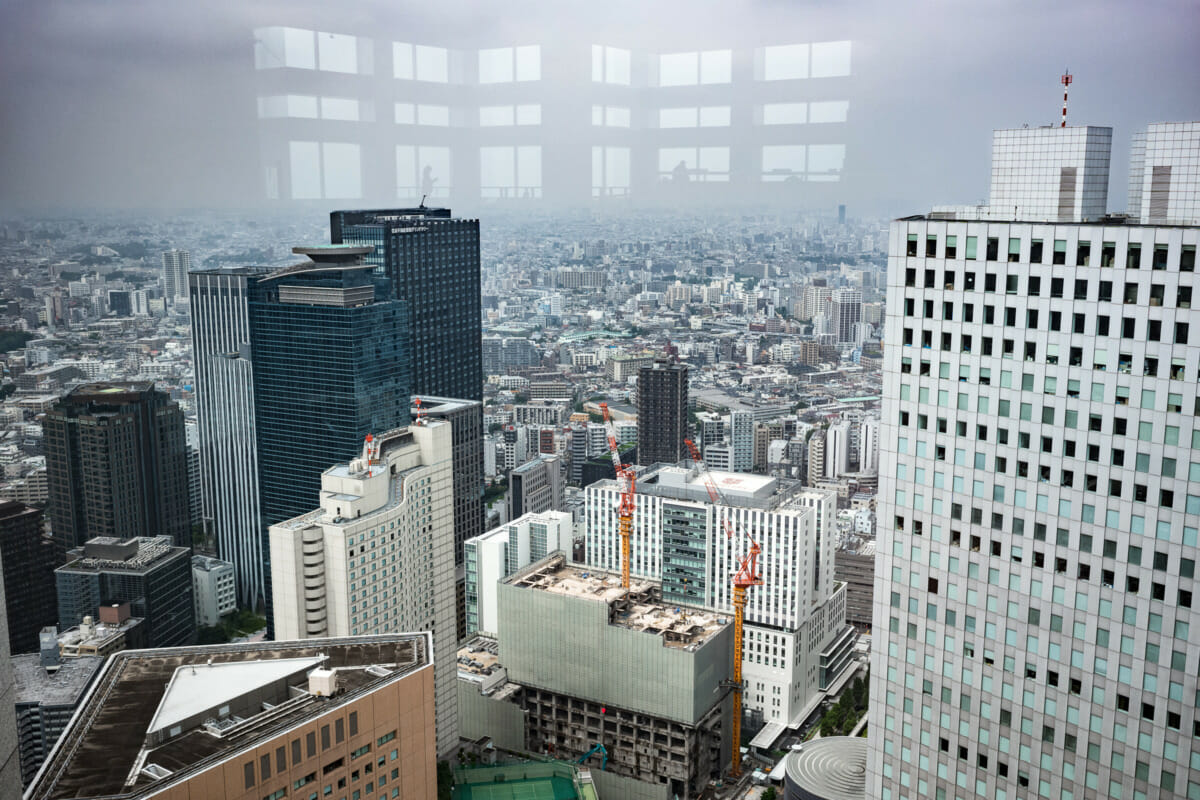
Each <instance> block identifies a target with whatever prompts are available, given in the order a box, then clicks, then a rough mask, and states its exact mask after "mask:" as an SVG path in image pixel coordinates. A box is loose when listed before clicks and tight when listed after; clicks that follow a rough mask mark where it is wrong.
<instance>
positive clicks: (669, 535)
mask: <svg viewBox="0 0 1200 800" xmlns="http://www.w3.org/2000/svg"><path fill="white" fill-rule="evenodd" d="M710 449H711V448H710ZM710 475H711V477H712V479H713V481H714V483H715V485H716V486H717V487H719V489H720V492H721V494H722V495H723V497H724V503H721V504H715V505H714V504H713V503H711V502H710V501H709V498H708V491H707V489H706V487H705V483H704V480H703V478H702V476H701V475H700V474H699V472H698V471H697V470H695V469H685V468H682V467H677V466H663V467H660V468H658V469H652V470H649V471H646V472H643V473H642V474H640V475H639V476H638V482H637V510H636V513H635V514H634V521H633V531H632V537H631V542H630V545H631V561H630V571H631V573H632V574H634V575H638V576H641V577H645V578H650V579H652V580H656V581H662V584H663V599H664V601H665V602H672V601H674V602H678V603H682V604H687V605H694V606H699V607H703V608H712V609H715V610H718V611H723V612H727V613H728V612H732V610H733V596H732V595H733V587H732V584H731V578H732V576H733V574H734V573H735V572H736V571H737V568H738V565H739V563H740V559H741V558H742V557H744V556H745V555H746V553H747V550H748V547H749V545H748V544H747V538H746V537H747V536H749V537H753V538H754V539H755V541H757V542H758V543H759V545H760V547H761V548H762V556H761V558H760V560H759V564H760V572H761V574H762V576H763V581H764V582H763V585H762V586H758V587H755V588H753V589H751V590H750V592H749V603H748V605H747V609H746V646H745V650H744V659H743V667H744V675H745V680H746V687H747V688H746V694H745V704H746V707H747V708H752V709H758V710H760V711H761V712H762V713H763V717H764V719H765V720H766V721H767V722H768V723H771V724H773V725H774V727H772V728H771V729H770V732H773V733H774V734H775V735H778V733H780V732H782V730H783V726H787V725H798V724H800V723H801V722H802V721H803V719H804V718H805V717H807V716H808V714H809V713H810V712H811V711H812V709H813V708H815V706H816V704H817V703H819V702H820V700H821V698H822V694H821V690H822V689H823V688H824V687H825V686H827V685H828V681H831V680H834V679H836V676H837V675H838V674H839V673H840V671H841V668H842V667H843V666H844V665H845V663H846V659H847V658H848V655H849V650H850V648H851V646H852V644H853V639H854V634H853V632H852V631H849V632H848V631H847V629H846V625H845V593H844V586H843V585H841V584H836V583H835V582H834V578H833V558H834V550H835V549H836V541H835V537H836V513H837V512H836V509H837V497H836V495H835V494H834V493H833V492H827V491H821V490H815V489H805V488H803V487H801V486H800V485H799V483H798V482H795V481H783V480H780V479H777V478H769V477H764V476H760V475H748V474H745V473H738V472H719V471H718V472H713V471H710ZM619 495H620V492H619V490H618V488H617V485H616V482H615V481H611V480H606V481H599V482H597V483H594V484H592V485H591V486H589V487H587V489H586V511H585V513H586V521H587V535H586V541H587V563H588V564H590V565H592V566H596V567H598V568H600V569H604V570H619V569H620V540H619V536H618V535H617V504H618V500H619ZM727 525H728V529H729V530H730V531H731V532H732V533H733V535H732V537H730V536H728V535H727V532H726V531H727V528H726V526H727Z"/></svg>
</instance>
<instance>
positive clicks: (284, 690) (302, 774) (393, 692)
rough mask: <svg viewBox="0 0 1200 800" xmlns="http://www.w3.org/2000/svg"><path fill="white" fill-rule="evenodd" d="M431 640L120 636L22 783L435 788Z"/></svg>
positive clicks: (182, 792) (34, 791)
mask: <svg viewBox="0 0 1200 800" xmlns="http://www.w3.org/2000/svg"><path fill="white" fill-rule="evenodd" d="M431 651H432V645H431V642H430V637H429V634H427V633H392V634H388V635H383V636H354V637H346V638H339V639H315V640H307V641H300V642H247V643H240V644H223V645H212V646H209V647H193V648H187V649H171V650H126V651H125V652H122V653H118V654H116V655H114V656H112V657H110V658H109V659H108V661H106V662H105V664H104V666H103V667H102V668H101V670H100V673H99V674H98V675H97V676H96V678H95V681H94V688H93V690H92V691H91V692H89V693H88V695H87V696H86V697H85V698H84V700H83V702H82V704H81V705H80V707H79V711H78V713H77V714H76V715H75V716H74V717H72V719H71V721H70V723H69V725H68V726H67V728H66V730H65V731H63V734H62V736H61V737H60V738H59V740H58V744H56V745H55V747H54V749H53V750H52V751H51V752H50V755H49V756H48V757H47V758H46V762H45V764H44V765H43V766H42V769H41V771H40V772H39V773H38V774H37V777H36V778H35V779H34V781H33V783H32V784H31V785H30V786H29V787H28V789H27V791H26V795H25V797H26V798H28V799H29V800H53V798H61V797H74V798H113V799H114V800H115V799H116V798H120V799H121V800H126V799H127V800H135V798H149V797H159V798H161V797H187V798H193V797H195V798H198V797H231V798H232V797H238V798H255V799H256V800H257V798H262V797H274V798H282V797H294V796H297V795H300V796H303V797H307V796H308V795H309V794H310V793H311V792H317V793H318V796H321V795H322V794H323V795H324V796H327V797H328V796H333V793H334V791H335V788H334V787H338V788H337V789H336V791H337V792H339V794H337V795H336V797H341V796H342V795H346V796H348V797H349V796H352V795H355V794H357V795H358V796H363V794H364V792H365V793H366V796H369V797H378V796H379V795H383V794H386V796H388V797H392V796H393V795H392V792H393V791H395V792H396V794H395V796H396V797H432V796H434V795H435V794H436V793H437V790H436V788H435V787H436V785H437V775H436V770H437V765H436V755H435V750H434V733H433V656H432V652H431ZM367 767H371V769H370V770H368V769H367ZM368 785H369V786H371V789H367V786H368ZM301 787H303V791H301Z"/></svg>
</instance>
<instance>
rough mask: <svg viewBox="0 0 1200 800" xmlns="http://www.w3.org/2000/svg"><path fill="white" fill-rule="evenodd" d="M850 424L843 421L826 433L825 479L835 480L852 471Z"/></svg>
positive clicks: (832, 426)
mask: <svg viewBox="0 0 1200 800" xmlns="http://www.w3.org/2000/svg"><path fill="white" fill-rule="evenodd" d="M851 449H853V445H852V444H851V441H850V422H849V420H842V421H841V422H835V423H834V424H833V425H830V426H829V430H827V431H826V432H825V477H826V478H828V479H830V480H833V479H835V478H837V477H839V476H841V475H845V474H846V473H847V472H849V471H850V450H851Z"/></svg>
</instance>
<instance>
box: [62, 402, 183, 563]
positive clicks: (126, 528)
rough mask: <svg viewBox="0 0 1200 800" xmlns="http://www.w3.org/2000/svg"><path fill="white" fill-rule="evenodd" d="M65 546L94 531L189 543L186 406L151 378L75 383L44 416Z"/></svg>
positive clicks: (180, 543) (78, 541)
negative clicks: (184, 423)
mask: <svg viewBox="0 0 1200 800" xmlns="http://www.w3.org/2000/svg"><path fill="white" fill-rule="evenodd" d="M42 429H43V431H44V439H45V447H46V479H47V483H48V486H49V491H50V526H51V530H52V532H53V536H54V540H55V544H56V545H57V546H58V548H59V552H60V553H64V552H66V551H67V550H70V549H71V548H73V547H78V546H80V545H81V544H83V543H84V541H85V540H87V539H90V538H92V537H95V536H106V537H115V538H120V539H128V538H130V537H137V536H167V537H169V538H170V539H171V542H172V543H173V544H175V545H176V546H180V547H191V528H190V527H189V524H188V477H187V448H186V446H185V444H184V432H183V412H182V411H180V410H179V405H178V404H177V403H175V402H174V401H173V400H171V399H170V397H169V396H168V395H166V394H165V393H163V392H160V391H158V390H156V389H155V388H154V384H153V383H150V382H149V381H140V382H129V383H91V384H86V385H84V386H80V387H78V388H76V389H72V390H71V391H70V392H68V393H67V394H66V396H64V397H63V398H62V399H60V400H59V401H58V402H57V403H56V404H55V405H54V408H52V409H51V410H50V411H49V412H47V413H46V416H45V420H44V421H43V423H42Z"/></svg>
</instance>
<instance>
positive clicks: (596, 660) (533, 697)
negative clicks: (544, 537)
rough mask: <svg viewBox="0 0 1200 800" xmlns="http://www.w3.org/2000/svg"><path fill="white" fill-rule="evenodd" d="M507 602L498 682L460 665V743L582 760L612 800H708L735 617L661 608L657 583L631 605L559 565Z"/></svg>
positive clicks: (720, 762) (639, 583)
mask: <svg viewBox="0 0 1200 800" xmlns="http://www.w3.org/2000/svg"><path fill="white" fill-rule="evenodd" d="M496 603H497V605H498V612H499V613H498V623H499V624H498V627H499V636H498V644H499V646H498V659H495V660H496V661H497V663H495V664H489V666H488V671H489V674H488V678H490V679H489V680H481V676H479V675H476V674H472V670H471V669H470V668H469V667H471V666H472V665H473V664H472V663H471V656H470V655H469V654H467V655H466V656H462V657H460V659H459V662H460V683H459V686H460V689H459V697H460V700H461V701H462V707H461V725H462V735H463V736H465V737H467V738H476V736H478V735H487V736H489V737H492V738H493V739H494V740H495V742H496V744H497V745H498V746H501V747H512V748H513V749H522V750H525V751H528V752H534V753H545V754H550V755H553V756H554V757H556V758H560V759H565V760H579V759H581V758H583V759H584V761H585V763H586V764H587V765H588V766H590V767H591V772H592V776H593V778H594V779H595V781H596V785H597V789H598V790H599V792H600V794H601V796H604V794H605V789H606V786H607V787H608V788H609V790H610V791H612V792H614V793H615V794H619V795H622V796H629V797H637V798H660V799H661V800H668V799H669V798H675V797H678V798H689V797H697V796H698V795H699V794H700V792H701V791H703V789H704V788H705V786H706V785H707V784H708V782H709V781H710V780H712V779H717V778H719V777H720V775H721V773H722V771H723V770H724V769H725V767H726V766H727V765H728V764H729V763H730V758H731V754H732V751H731V746H730V744H731V743H730V735H729V731H730V728H731V722H732V720H731V699H730V692H729V691H728V687H729V679H730V677H731V676H732V674H733V625H732V619H731V618H730V617H728V616H726V615H722V614H718V613H715V612H712V611H705V610H701V609H698V608H692V607H687V606H676V605H674V604H664V603H663V602H662V590H661V587H660V585H659V584H658V583H656V582H651V581H646V580H638V579H634V580H633V581H632V584H631V586H630V588H629V590H628V592H626V591H625V590H623V589H622V588H621V579H620V576H619V575H617V574H615V573H610V572H598V571H596V570H594V569H591V568H589V567H585V566H582V565H578V564H572V563H568V562H567V560H566V558H565V557H564V556H563V555H562V554H552V555H550V556H548V557H547V558H545V559H543V560H541V561H539V562H537V563H536V564H533V565H532V566H530V567H528V568H527V569H524V570H521V571H519V572H517V573H515V574H514V575H512V576H510V577H509V578H507V579H505V580H504V581H502V582H501V583H500V585H499V587H498V591H497V597H496ZM464 652H465V651H464ZM460 655H461V654H460ZM464 658H466V660H467V662H468V663H467V667H464V666H463V663H464ZM501 670H503V671H504V672H505V674H504V676H503V677H502V678H500V677H496V676H498V675H499V674H500V671H501ZM475 672H478V670H475ZM510 728H520V729H521V730H520V732H519V733H518V731H516V730H508V729H510ZM506 743H507V744H506ZM518 743H519V746H515V747H514V745H518ZM585 757H586V758H585Z"/></svg>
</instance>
